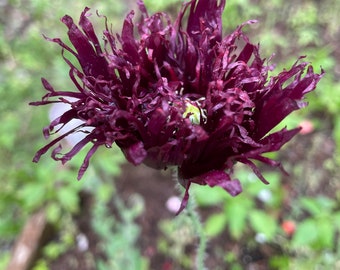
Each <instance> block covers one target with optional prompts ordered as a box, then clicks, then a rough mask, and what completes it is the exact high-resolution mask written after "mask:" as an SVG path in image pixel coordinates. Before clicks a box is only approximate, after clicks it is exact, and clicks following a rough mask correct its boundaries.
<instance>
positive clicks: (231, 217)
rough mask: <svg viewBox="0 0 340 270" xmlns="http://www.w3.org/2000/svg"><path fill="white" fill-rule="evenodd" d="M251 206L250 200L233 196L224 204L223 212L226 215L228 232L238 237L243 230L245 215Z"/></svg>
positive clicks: (245, 220)
mask: <svg viewBox="0 0 340 270" xmlns="http://www.w3.org/2000/svg"><path fill="white" fill-rule="evenodd" d="M251 207H252V201H250V200H238V198H237V199H236V198H233V200H230V201H229V202H228V203H227V204H226V206H225V213H226V215H227V217H228V225H229V230H230V234H231V236H232V237H234V238H235V239H239V238H240V237H241V236H242V234H243V233H244V231H245V228H246V223H247V215H248V213H249V210H250V209H251Z"/></svg>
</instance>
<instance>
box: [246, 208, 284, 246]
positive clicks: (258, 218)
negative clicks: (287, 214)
mask: <svg viewBox="0 0 340 270" xmlns="http://www.w3.org/2000/svg"><path fill="white" fill-rule="evenodd" d="M249 219H250V225H251V227H252V228H253V229H254V231H255V232H257V233H263V234H264V235H265V236H266V237H267V239H268V240H270V239H272V238H273V237H274V236H275V233H276V230H277V228H278V224H277V221H276V219H275V218H274V217H273V216H271V215H269V214H267V213H265V212H263V211H258V210H254V211H252V212H251V213H250V215H249Z"/></svg>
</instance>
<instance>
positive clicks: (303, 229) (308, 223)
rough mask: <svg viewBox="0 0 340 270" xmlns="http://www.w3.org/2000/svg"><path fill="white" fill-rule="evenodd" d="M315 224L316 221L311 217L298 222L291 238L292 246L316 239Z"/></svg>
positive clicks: (302, 244)
mask: <svg viewBox="0 0 340 270" xmlns="http://www.w3.org/2000/svg"><path fill="white" fill-rule="evenodd" d="M317 226H318V224H317V222H316V221H315V220H313V219H307V220H304V221H302V222H301V223H299V224H298V226H297V229H296V232H295V233H294V236H293V239H292V245H293V246H294V247H304V246H306V245H310V244H311V243H313V242H314V241H315V240H316V239H317V234H318V230H317Z"/></svg>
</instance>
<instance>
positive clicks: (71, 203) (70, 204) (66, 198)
mask: <svg viewBox="0 0 340 270" xmlns="http://www.w3.org/2000/svg"><path fill="white" fill-rule="evenodd" d="M57 197H58V201H59V202H60V204H61V205H62V206H63V207H64V208H65V209H66V210H67V211H70V212H75V211H76V210H77V209H78V203H79V196H78V193H77V192H76V191H74V190H72V189H69V188H67V187H66V188H62V189H60V190H58V192H57Z"/></svg>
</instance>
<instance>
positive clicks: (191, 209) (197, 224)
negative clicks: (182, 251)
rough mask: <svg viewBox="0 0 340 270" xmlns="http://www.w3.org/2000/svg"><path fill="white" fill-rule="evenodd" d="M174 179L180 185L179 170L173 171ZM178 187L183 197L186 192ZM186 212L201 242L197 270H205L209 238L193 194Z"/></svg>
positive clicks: (198, 248)
mask: <svg viewBox="0 0 340 270" xmlns="http://www.w3.org/2000/svg"><path fill="white" fill-rule="evenodd" d="M172 177H173V179H174V180H176V183H179V181H178V174H177V169H173V171H172ZM178 186H180V190H181V191H182V196H183V195H184V193H185V190H184V191H183V187H182V186H181V185H179V184H178ZM186 212H187V215H188V216H189V217H190V219H191V221H192V224H193V226H194V230H195V232H196V234H197V236H198V240H199V243H198V247H197V254H196V261H195V264H196V269H197V270H205V269H206V268H205V266H204V259H205V251H206V248H207V237H206V235H205V233H204V228H203V224H202V222H201V218H200V215H199V213H198V212H197V205H196V201H195V196H194V195H193V194H191V195H190V199H189V201H188V204H187V206H186Z"/></svg>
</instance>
